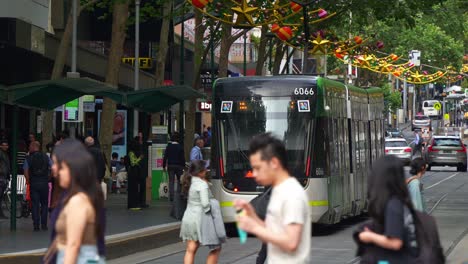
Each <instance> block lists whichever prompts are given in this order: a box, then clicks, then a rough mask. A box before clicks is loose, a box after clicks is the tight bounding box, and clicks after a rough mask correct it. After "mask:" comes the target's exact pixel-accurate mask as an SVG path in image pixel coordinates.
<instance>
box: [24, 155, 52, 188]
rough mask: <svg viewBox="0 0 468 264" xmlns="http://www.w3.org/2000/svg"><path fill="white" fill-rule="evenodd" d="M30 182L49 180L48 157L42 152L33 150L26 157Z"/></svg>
mask: <svg viewBox="0 0 468 264" xmlns="http://www.w3.org/2000/svg"><path fill="white" fill-rule="evenodd" d="M27 160H28V165H29V174H30V175H31V182H47V181H48V180H49V173H50V166H49V157H47V155H46V154H44V153H42V152H35V153H33V154H32V155H30V156H29V157H28V158H27Z"/></svg>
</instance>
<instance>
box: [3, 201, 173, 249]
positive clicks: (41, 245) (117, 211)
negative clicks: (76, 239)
mask: <svg viewBox="0 0 468 264" xmlns="http://www.w3.org/2000/svg"><path fill="white" fill-rule="evenodd" d="M106 208H107V223H106V224H107V227H106V236H109V235H117V234H122V233H126V232H130V231H133V230H138V229H143V228H147V227H152V226H158V225H163V224H168V223H174V222H177V220H175V219H173V218H172V217H170V216H169V212H170V209H171V207H170V204H169V202H168V201H167V200H162V201H154V202H152V204H151V206H150V207H149V208H148V209H144V210H141V211H129V210H127V195H126V194H111V195H109V197H108V200H107V201H106ZM49 237H50V227H49V231H47V232H33V226H32V219H31V218H27V219H26V218H20V219H17V231H16V232H11V231H10V219H6V220H0V255H2V254H18V253H22V254H25V253H35V252H40V251H44V249H45V248H47V247H48V245H49V241H50V238H49ZM25 251H26V252H25ZM28 251H29V252H28Z"/></svg>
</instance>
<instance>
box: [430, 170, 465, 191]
mask: <svg viewBox="0 0 468 264" xmlns="http://www.w3.org/2000/svg"><path fill="white" fill-rule="evenodd" d="M458 174H459V173H458V172H457V173H455V174H453V175H451V176H449V177H448V178H445V179H443V180H441V181H438V182H436V183H434V184H432V185H431V186H429V187H427V188H424V190H429V189H431V188H432V187H435V186H437V185H439V184H441V183H443V182H444V181H448V180H450V179H452V178H453V177H455V176H457V175H458Z"/></svg>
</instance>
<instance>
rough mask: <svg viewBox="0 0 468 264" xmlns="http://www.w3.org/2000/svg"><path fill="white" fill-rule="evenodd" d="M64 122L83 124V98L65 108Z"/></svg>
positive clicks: (69, 103)
mask: <svg viewBox="0 0 468 264" xmlns="http://www.w3.org/2000/svg"><path fill="white" fill-rule="evenodd" d="M62 121H63V122H83V100H82V98H81V97H80V98H77V99H75V100H73V101H70V102H68V103H66V104H65V105H64V106H63V112H62Z"/></svg>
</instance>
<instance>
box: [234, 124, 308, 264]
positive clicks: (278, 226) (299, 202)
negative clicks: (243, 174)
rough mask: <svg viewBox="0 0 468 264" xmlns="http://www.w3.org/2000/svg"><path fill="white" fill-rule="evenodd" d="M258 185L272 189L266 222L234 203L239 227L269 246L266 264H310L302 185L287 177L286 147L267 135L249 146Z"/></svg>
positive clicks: (245, 205) (244, 204)
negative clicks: (237, 213) (239, 212)
mask: <svg viewBox="0 0 468 264" xmlns="http://www.w3.org/2000/svg"><path fill="white" fill-rule="evenodd" d="M249 154H250V157H249V159H250V165H251V167H252V173H253V177H254V178H255V181H256V182H257V184H259V185H262V186H272V191H271V196H270V201H269V203H268V209H267V214H266V219H265V221H262V220H261V219H260V218H259V217H258V215H257V214H256V213H255V209H254V208H253V206H252V205H251V204H249V203H248V202H246V201H245V200H236V201H234V206H235V207H236V209H237V210H239V211H242V213H241V214H239V216H238V217H237V222H238V227H239V228H240V229H242V230H244V231H246V232H248V233H251V234H253V235H255V236H257V237H258V238H259V239H260V240H262V241H263V242H265V243H267V244H268V256H267V263H270V264H271V263H301V264H302V263H304V264H305V263H310V248H311V236H312V231H311V225H312V224H311V215H310V209H309V199H308V198H307V195H306V193H305V191H304V188H303V187H302V186H301V184H300V183H299V182H298V181H297V180H296V179H295V178H294V177H292V176H291V175H290V174H289V171H288V169H287V168H288V158H287V151H286V148H285V146H284V144H283V142H281V141H280V140H279V139H277V138H275V137H273V136H272V135H271V134H270V133H265V134H260V135H258V136H255V137H254V138H253V139H252V141H251V142H250V146H249Z"/></svg>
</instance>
